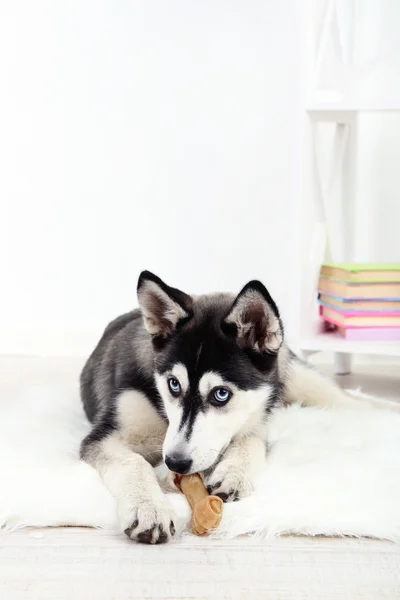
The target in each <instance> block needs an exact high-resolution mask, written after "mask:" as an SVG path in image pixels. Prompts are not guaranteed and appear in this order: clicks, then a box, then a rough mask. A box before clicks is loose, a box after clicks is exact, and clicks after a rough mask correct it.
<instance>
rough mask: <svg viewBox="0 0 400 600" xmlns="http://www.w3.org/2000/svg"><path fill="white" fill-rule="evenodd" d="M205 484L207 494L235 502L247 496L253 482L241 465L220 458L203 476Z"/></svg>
mask: <svg viewBox="0 0 400 600" xmlns="http://www.w3.org/2000/svg"><path fill="white" fill-rule="evenodd" d="M205 485H206V486H207V490H208V493H209V494H213V495H214V496H219V497H220V498H221V500H223V502H235V501H236V500H241V499H242V498H246V496H249V495H250V494H251V493H252V491H253V489H254V486H253V482H252V481H251V479H250V477H249V476H248V473H246V471H245V470H244V469H243V467H242V466H241V465H235V464H232V462H231V461H229V460H222V461H221V462H220V463H219V464H218V465H217V466H216V467H215V469H214V470H213V471H212V472H211V473H210V474H209V475H208V476H206V477H205Z"/></svg>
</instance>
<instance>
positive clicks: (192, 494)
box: [174, 473, 224, 535]
mask: <svg viewBox="0 0 400 600" xmlns="http://www.w3.org/2000/svg"><path fill="white" fill-rule="evenodd" d="M174 481H175V485H176V486H177V487H178V488H179V489H180V490H181V492H182V493H183V494H184V495H185V497H186V500H187V501H188V502H189V505H190V508H191V509H192V532H193V533H194V534H195V535H206V534H207V533H208V532H209V531H210V530H211V529H215V528H216V527H218V525H219V524H220V522H221V519H222V510H223V506H224V503H223V502H222V500H221V498H219V497H218V496H210V495H209V493H208V492H207V489H206V487H205V485H204V483H203V480H202V478H201V476H200V475H199V474H198V473H194V474H193V475H178V474H175V476H174Z"/></svg>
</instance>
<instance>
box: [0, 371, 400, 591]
mask: <svg viewBox="0 0 400 600" xmlns="http://www.w3.org/2000/svg"><path fill="white" fill-rule="evenodd" d="M80 367H81V361H76V360H75V361H67V360H63V361H60V360H58V361H55V360H53V361H50V362H49V361H45V360H44V359H35V360H33V359H18V360H16V359H0V397H1V403H2V402H6V401H7V393H8V392H9V391H10V390H13V389H15V388H16V387H18V386H19V385H20V384H21V381H25V382H26V381H27V380H28V381H29V382H30V384H32V383H34V384H41V383H45V382H48V380H49V373H51V374H52V379H53V381H54V378H57V381H60V382H63V381H69V382H70V381H71V379H72V378H73V377H76V376H77V374H78V372H79V369H80ZM399 377H400V375H399V369H398V368H397V367H395V366H393V367H381V366H380V367H379V368H377V367H362V368H359V369H358V371H357V373H356V374H355V375H351V376H349V377H341V378H340V379H339V383H340V384H341V385H343V386H344V387H362V389H363V391H366V392H370V393H374V394H379V395H382V396H387V397H391V398H397V399H399V397H400V379H399ZM0 493H1V490H0ZM27 493H28V494H29V490H27ZM294 500H295V499H294ZM92 598H93V599H94V600H112V599H115V600H125V599H128V598H138V599H139V598H140V599H145V598H157V599H158V598H160V599H161V598H164V599H165V598H169V599H174V598H186V599H189V598H196V599H200V598H202V599H208V598H210V599H211V598H218V599H223V598H233V599H234V598H241V599H242V598H245V600H253V599H258V598H260V599H261V598H262V599H268V600H274V599H282V600H289V599H290V600H291V599H296V600H302V599H313V600H323V599H329V600H338V599H342V598H344V599H348V600H357V599H359V598H360V599H361V598H363V599H370V600H379V599H381V598H382V599H395V598H400V547H399V546H396V545H394V544H391V543H388V542H379V541H376V540H353V539H329V538H323V537H318V538H301V537H298V538H296V537H288V538H281V539H277V540H267V541H265V540H259V539H253V538H244V539H237V540H234V541H223V542H222V541H212V542H211V541H210V540H207V539H198V538H194V537H186V538H184V539H183V540H181V541H179V542H175V543H172V544H169V545H166V546H143V545H136V544H133V543H131V542H129V540H128V539H126V538H125V537H124V536H118V535H111V534H106V533H104V532H102V531H97V530H91V529H74V528H62V529H43V530H21V531H17V532H14V533H7V532H2V533H1V534H0V600H20V599H21V600H22V599H23V600H33V599H35V600H36V599H37V600H50V599H51V600H57V599H60V600H64V599H65V600H66V599H71V600H91V599H92Z"/></svg>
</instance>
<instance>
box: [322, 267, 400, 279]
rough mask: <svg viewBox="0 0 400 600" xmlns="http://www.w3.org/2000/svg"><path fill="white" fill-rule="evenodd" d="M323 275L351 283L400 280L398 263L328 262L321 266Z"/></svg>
mask: <svg viewBox="0 0 400 600" xmlns="http://www.w3.org/2000/svg"><path fill="white" fill-rule="evenodd" d="M320 275H321V277H328V278H330V279H336V280H337V281H347V282H349V283H374V282H377V283H378V282H387V283H397V282H400V262H398V263H326V264H323V265H322V267H321V273H320Z"/></svg>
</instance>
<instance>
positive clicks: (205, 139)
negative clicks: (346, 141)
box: [0, 0, 300, 354]
mask: <svg viewBox="0 0 400 600" xmlns="http://www.w3.org/2000/svg"><path fill="white" fill-rule="evenodd" d="M294 5H295V0H281V1H280V2H275V1H274V0H219V1H218V2H215V0H202V1H201V2H195V1H194V0H193V1H192V0H170V1H169V2H165V0H135V1H128V0H68V2H55V1H53V0H48V1H45V0H35V2H32V0H3V1H2V3H1V4H0V56H1V61H0V81H1V83H0V86H1V87H0V92H1V93H0V132H1V134H0V170H1V177H0V202H1V220H0V251H1V252H0V257H1V258H0V260H1V261H2V264H1V294H0V352H9V353H11V352H18V353H26V354H29V353H45V354H46V353H48V354H51V353H61V354H70V353H77V354H80V353H86V352H87V351H88V350H89V349H90V348H91V345H92V343H94V341H95V337H96V336H97V335H98V333H99V330H100V329H101V328H102V327H103V325H104V324H105V323H106V322H107V321H108V320H109V319H110V318H112V317H114V316H115V315H116V314H118V313H120V312H121V311H125V310H128V309H130V308H131V307H133V306H134V305H135V303H136V299H135V285H136V280H137V276H138V274H139V272H140V271H141V270H142V269H144V268H147V269H150V270H154V271H155V272H156V273H157V274H159V275H160V276H162V277H163V278H165V279H166V280H167V281H168V282H170V283H171V284H173V285H176V286H179V287H182V288H184V289H185V290H187V291H194V292H201V291H209V290H214V289H238V288H239V287H240V286H241V285H243V284H244V283H245V282H246V281H247V280H248V279H250V278H253V277H257V278H261V279H263V280H264V282H265V283H266V284H267V286H268V287H269V288H270V290H271V292H272V293H273V294H274V295H275V296H276V297H277V300H278V301H279V302H280V303H281V305H282V307H283V311H284V314H286V315H287V316H288V318H289V320H290V317H291V307H292V306H293V303H296V302H297V300H296V298H295V297H293V294H291V293H290V291H291V283H290V280H291V273H292V271H291V269H292V268H294V266H293V265H294V263H293V256H294V253H295V252H296V249H297V240H296V222H297V215H296V212H295V205H296V201H295V196H296V194H298V191H299V179H298V174H299V161H298V156H299V154H298V149H299V138H298V137H296V136H297V132H298V124H299V121H298V120H297V119H298V116H299V112H298V111H299V107H300V98H299V93H298V87H297V86H298V76H299V64H298V61H299V52H298V46H296V44H297V36H298V27H297V22H296V15H295V11H294ZM282 240H283V243H282Z"/></svg>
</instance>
